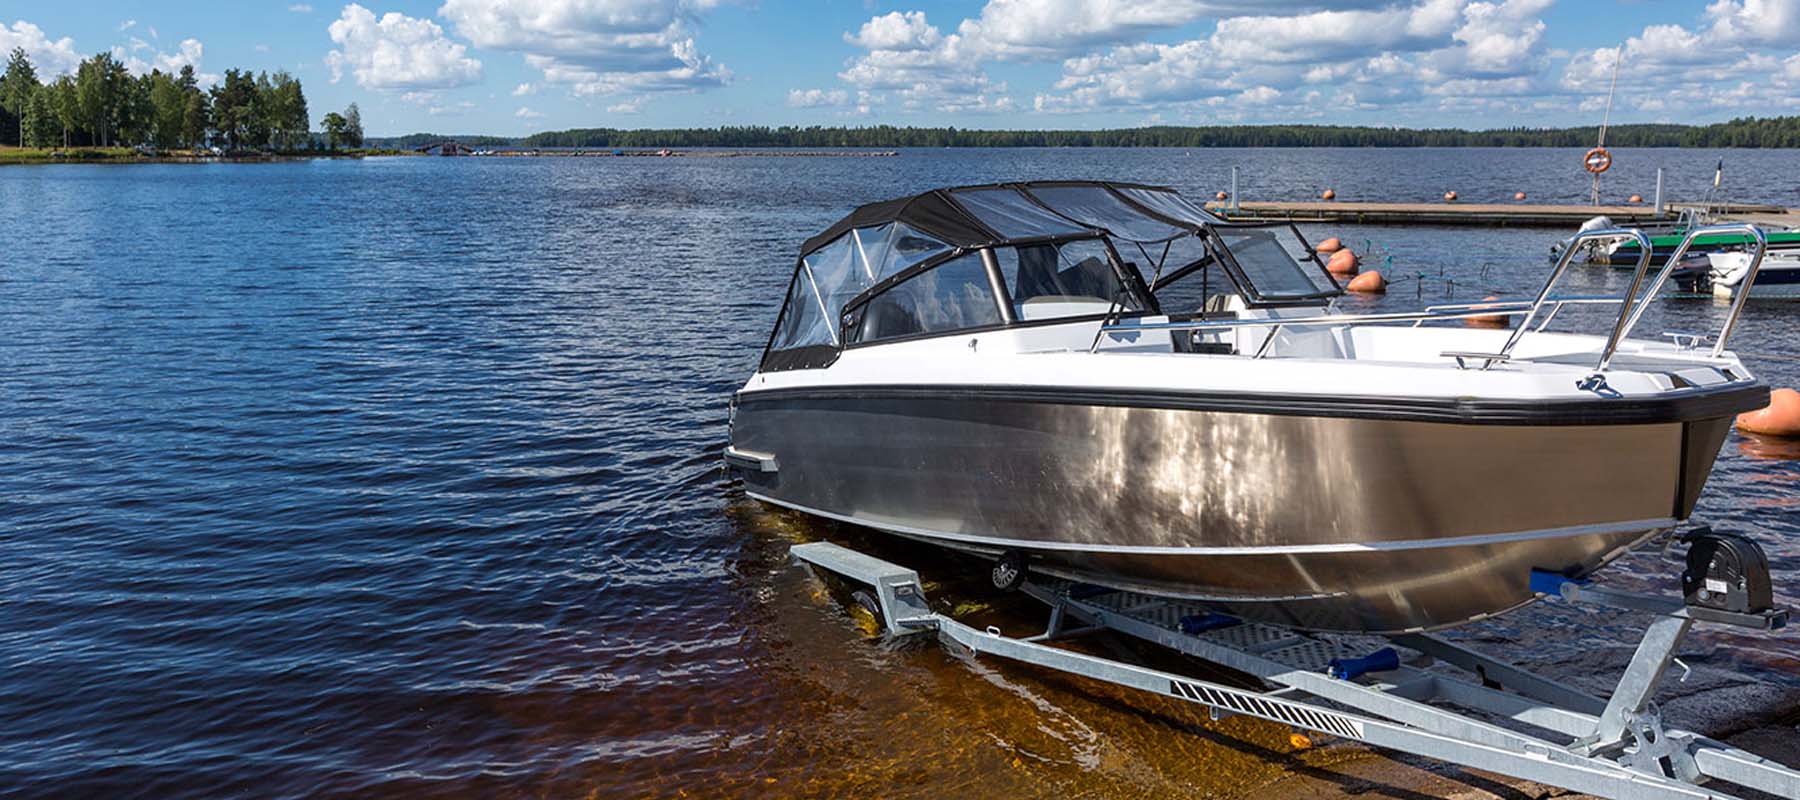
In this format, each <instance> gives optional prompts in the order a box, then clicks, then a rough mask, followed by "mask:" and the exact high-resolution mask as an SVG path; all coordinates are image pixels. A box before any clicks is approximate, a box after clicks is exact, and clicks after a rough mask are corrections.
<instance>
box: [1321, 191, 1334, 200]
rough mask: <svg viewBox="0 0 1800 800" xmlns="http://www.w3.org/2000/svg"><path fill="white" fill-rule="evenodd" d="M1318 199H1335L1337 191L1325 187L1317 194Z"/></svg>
mask: <svg viewBox="0 0 1800 800" xmlns="http://www.w3.org/2000/svg"><path fill="white" fill-rule="evenodd" d="M1319 199H1320V200H1336V199H1337V192H1334V191H1332V190H1330V189H1326V190H1325V191H1324V192H1323V193H1321V194H1320V195H1319Z"/></svg>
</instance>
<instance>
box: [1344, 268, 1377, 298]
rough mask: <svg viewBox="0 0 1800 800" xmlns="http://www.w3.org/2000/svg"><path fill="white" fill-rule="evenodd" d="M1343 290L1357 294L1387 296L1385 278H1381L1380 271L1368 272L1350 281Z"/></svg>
mask: <svg viewBox="0 0 1800 800" xmlns="http://www.w3.org/2000/svg"><path fill="white" fill-rule="evenodd" d="M1344 288H1345V289H1349V290H1350V291H1352V292H1356V293H1358V294H1387V278H1383V277H1381V271H1380V270H1373V269H1372V270H1369V271H1368V272H1365V273H1363V274H1361V275H1358V276H1356V277H1354V278H1351V279H1350V282H1349V283H1347V284H1345V285H1344Z"/></svg>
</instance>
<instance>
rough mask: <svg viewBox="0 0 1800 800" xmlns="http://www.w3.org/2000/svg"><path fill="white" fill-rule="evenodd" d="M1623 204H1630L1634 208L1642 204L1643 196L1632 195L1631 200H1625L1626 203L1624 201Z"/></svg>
mask: <svg viewBox="0 0 1800 800" xmlns="http://www.w3.org/2000/svg"><path fill="white" fill-rule="evenodd" d="M1625 202H1627V203H1630V204H1632V205H1634V206H1635V205H1637V204H1638V203H1642V202H1644V196H1643V195H1641V194H1634V195H1632V196H1631V199H1630V200H1627V201H1625Z"/></svg>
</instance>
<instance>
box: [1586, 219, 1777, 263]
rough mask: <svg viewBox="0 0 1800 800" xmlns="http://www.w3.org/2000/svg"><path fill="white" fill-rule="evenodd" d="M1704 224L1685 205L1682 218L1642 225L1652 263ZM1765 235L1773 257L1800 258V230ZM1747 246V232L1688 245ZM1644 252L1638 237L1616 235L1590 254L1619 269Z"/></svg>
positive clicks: (1706, 250)
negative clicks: (1648, 242)
mask: <svg viewBox="0 0 1800 800" xmlns="http://www.w3.org/2000/svg"><path fill="white" fill-rule="evenodd" d="M1704 224H1705V218H1704V217H1703V216H1702V215H1700V214H1699V213H1698V212H1696V211H1695V210H1694V209H1691V208H1689V209H1684V210H1683V211H1682V212H1681V218H1680V219H1679V220H1677V221H1674V222H1669V223H1663V224H1661V225H1658V226H1656V227H1654V228H1653V227H1651V226H1638V227H1637V230H1639V231H1640V232H1642V233H1644V234H1645V235H1646V236H1648V237H1649V239H1650V266H1652V267H1660V266H1662V265H1663V264H1666V263H1668V261H1669V256H1672V255H1674V254H1675V249H1676V248H1677V247H1679V246H1680V245H1681V241H1682V239H1683V238H1685V237H1686V235H1687V232H1688V231H1689V230H1692V229H1694V228H1697V227H1701V226H1702V225H1704ZM1611 227H1613V224H1612V220H1610V219H1607V218H1606V217H1603V216H1602V217H1595V218H1593V219H1591V220H1588V221H1587V223H1586V224H1584V225H1582V227H1581V229H1582V230H1584V231H1585V230H1594V229H1599V228H1611ZM1764 235H1765V236H1766V237H1767V239H1768V246H1769V252H1768V255H1769V257H1770V258H1771V259H1774V258H1775V257H1777V256H1781V255H1787V256H1792V257H1794V258H1800V231H1796V230H1786V231H1765V232H1764ZM1744 247H1745V239H1744V236H1743V235H1741V234H1736V233H1720V234H1713V235H1705V236H1699V237H1696V238H1695V239H1694V241H1693V242H1692V243H1691V244H1689V245H1688V252H1690V253H1702V254H1711V253H1723V252H1731V251H1741V250H1743V249H1744ZM1640 252H1642V250H1641V249H1640V247H1639V245H1638V242H1637V241H1636V240H1635V239H1631V238H1629V237H1626V238H1620V239H1615V240H1613V241H1611V242H1602V243H1597V244H1596V245H1595V246H1594V248H1593V252H1592V253H1591V254H1590V255H1589V257H1588V263H1590V264H1604V265H1606V266H1610V267H1613V268H1615V269H1631V268H1633V267H1635V266H1637V259H1638V253H1640ZM1774 267H1775V264H1774V262H1773V261H1770V262H1769V263H1765V264H1764V265H1763V269H1765V270H1768V269H1773V268H1774ZM1768 277H1769V276H1767V275H1765V276H1764V278H1765V279H1766V278H1768Z"/></svg>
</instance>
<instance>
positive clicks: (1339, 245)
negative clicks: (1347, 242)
mask: <svg viewBox="0 0 1800 800" xmlns="http://www.w3.org/2000/svg"><path fill="white" fill-rule="evenodd" d="M1313 249H1314V250H1316V251H1318V252H1320V253H1335V252H1337V251H1339V250H1342V249H1344V243H1343V242H1340V241H1338V238H1337V237H1336V236H1333V237H1331V238H1329V239H1326V240H1325V241H1323V242H1320V243H1319V246H1318V247H1315V248H1313Z"/></svg>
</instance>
